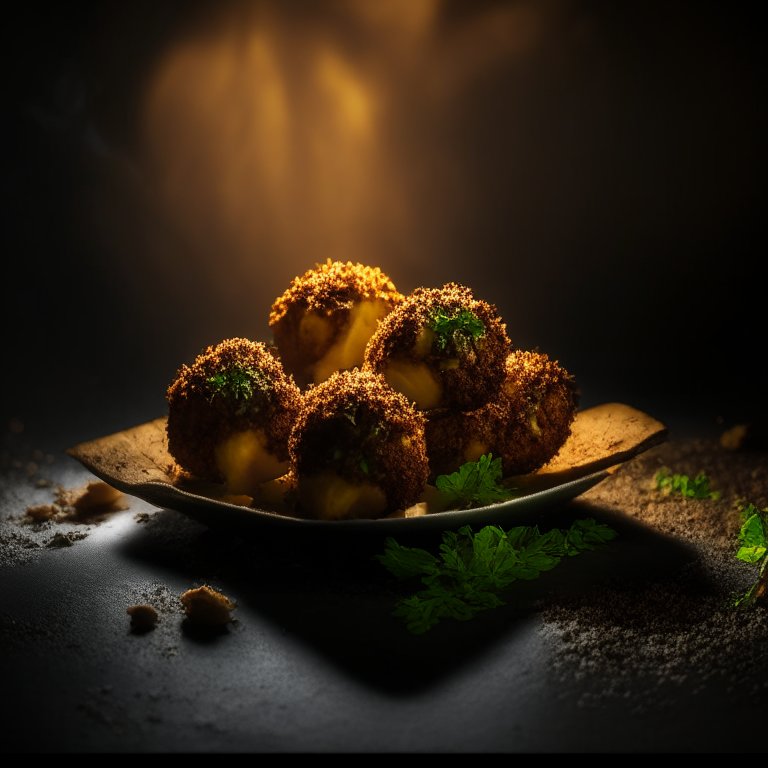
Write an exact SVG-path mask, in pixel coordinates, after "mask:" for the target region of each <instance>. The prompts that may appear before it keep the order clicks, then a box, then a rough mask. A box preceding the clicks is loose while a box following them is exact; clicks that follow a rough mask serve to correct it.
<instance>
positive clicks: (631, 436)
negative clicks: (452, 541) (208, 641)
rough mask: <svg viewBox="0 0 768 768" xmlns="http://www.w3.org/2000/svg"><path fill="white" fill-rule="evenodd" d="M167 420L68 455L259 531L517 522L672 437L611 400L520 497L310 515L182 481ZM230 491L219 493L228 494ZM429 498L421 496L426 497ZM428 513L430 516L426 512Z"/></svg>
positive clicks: (393, 530)
mask: <svg viewBox="0 0 768 768" xmlns="http://www.w3.org/2000/svg"><path fill="white" fill-rule="evenodd" d="M165 423H166V419H165V418H160V419H155V420H154V421H151V422H148V423H146V424H141V425H139V426H137V427H133V428H132V429H128V430H125V431H123V432H118V433H116V434H114V435H109V436H107V437H102V438H99V439H96V440H92V441H90V442H87V443H81V444H80V445H76V446H74V447H73V448H70V449H69V450H68V451H67V453H68V454H69V455H70V456H72V457H74V458H75V459H77V460H78V461H79V462H80V463H81V464H83V465H84V466H85V467H87V468H88V469H89V470H90V471H91V472H93V473H94V474H95V475H96V476H97V477H99V478H101V479H102V480H104V481H105V482H108V483H109V484H110V485H111V486H113V487H114V488H117V489H119V490H121V491H123V492H124V493H127V494H131V495H133V496H136V497H138V498H140V499H143V500H144V501H147V502H149V503H150V504H154V505H155V506H158V507H165V508H168V509H173V510H176V511H177V512H181V513H182V514H186V515H188V516H189V517H192V518H193V519H195V520H198V521H199V522H202V523H204V524H205V525H209V526H215V527H219V528H225V529H232V530H234V529H238V530H240V531H242V532H243V533H245V534H248V533H252V534H254V535H259V534H260V533H261V532H263V531H264V530H265V529H271V530H273V531H274V530H277V529H282V530H285V531H290V532H291V533H292V534H299V533H301V531H305V532H307V533H308V534H311V535H315V534H316V533H317V532H318V531H320V530H349V531H361V532H363V531H364V532H366V533H373V532H376V533H381V534H385V535H396V534H397V533H398V532H405V531H415V530H417V529H419V530H425V529H434V530H447V529H451V528H458V527H460V526H462V525H490V524H494V525H514V524H515V520H516V519H517V518H519V517H520V516H521V515H528V514H530V513H531V512H532V511H537V510H544V509H547V508H551V507H554V506H557V505H558V504H562V503H564V502H566V501H569V500H571V499H573V498H576V497H577V496H579V495H581V494H582V493H584V492H585V491H587V490H588V489H589V488H591V487H592V486H594V485H597V483H599V482H600V481H601V480H604V479H605V478H606V477H608V476H609V474H610V472H611V470H612V468H615V467H617V466H618V465H620V464H622V463H623V462H626V461H629V460H630V459H632V458H634V457H635V456H637V455H638V454H640V453H643V452H644V451H647V450H648V449H649V448H653V447H654V446H656V445H659V444H660V443H663V442H664V441H665V440H666V439H667V428H666V427H665V426H664V425H663V424H662V423H661V422H659V421H657V420H656V419H654V418H652V417H651V416H648V415H647V414H645V413H642V412H641V411H638V410H636V409H635V408H632V407H630V406H628V405H623V404H621V403H608V404H606V405H600V406H597V407H596V408H590V409H589V410H586V411H581V412H579V413H578V414H577V415H576V419H575V421H574V422H573V426H572V429H571V435H570V437H569V438H568V440H567V441H566V443H565V445H564V446H563V447H562V448H561V450H560V452H559V453H558V454H557V456H555V457H554V458H553V459H552V461H550V462H549V464H547V465H546V466H544V467H542V468H541V469H540V470H538V471H537V472H535V473H533V474H531V475H526V476H524V477H517V478H511V479H509V481H510V483H511V485H512V486H514V487H516V488H518V489H519V491H520V494H519V496H518V497H516V498H513V499H511V500H509V501H505V502H502V503H500V504H494V505H492V506H489V507H480V508H477V509H469V510H452V511H441V510H439V505H437V506H436V505H430V504H427V507H426V510H425V507H420V508H419V509H418V510H416V509H414V510H413V512H412V513H411V514H408V510H406V511H405V512H404V513H403V514H402V515H400V514H399V513H395V515H391V516H389V517H386V518H383V519H379V520H338V521H330V520H307V519H300V518H297V517H292V516H291V515H290V513H289V512H288V511H287V510H285V509H283V510H280V509H279V508H277V507H275V508H273V509H268V508H266V504H265V505H264V506H263V507H259V506H257V505H258V504H259V501H258V500H254V506H251V507H244V506H238V505H236V504H230V503H227V502H225V501H222V500H221V499H220V498H219V499H211V498H209V497H206V496H203V495H200V494H197V493H191V492H189V491H187V490H184V489H183V488H180V487H178V485H177V484H175V483H178V479H177V478H178V474H177V473H176V472H175V471H174V462H173V459H172V458H171V457H170V455H169V453H168V447H167V437H166V431H165ZM223 495H224V494H223V493H222V494H220V496H223ZM423 502H424V499H421V500H420V503H423ZM424 511H427V513H426V514H423V512H424Z"/></svg>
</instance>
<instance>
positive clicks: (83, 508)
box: [57, 480, 128, 512]
mask: <svg viewBox="0 0 768 768" xmlns="http://www.w3.org/2000/svg"><path fill="white" fill-rule="evenodd" d="M124 498H125V494H123V493H122V492H121V491H118V490H117V489H115V488H113V487H112V486H111V485H107V484H106V483H103V482H102V481H101V480H94V481H91V482H89V483H86V484H85V485H84V486H82V487H80V488H68V489H65V488H62V487H61V486H59V491H58V493H57V501H58V502H59V504H61V506H63V507H72V508H73V509H76V510H77V511H78V512H91V511H93V510H95V509H100V508H101V509H106V508H110V510H113V509H115V505H117V504H120V503H122V502H123V499H124ZM120 508H121V509H128V507H127V505H126V506H124V507H120Z"/></svg>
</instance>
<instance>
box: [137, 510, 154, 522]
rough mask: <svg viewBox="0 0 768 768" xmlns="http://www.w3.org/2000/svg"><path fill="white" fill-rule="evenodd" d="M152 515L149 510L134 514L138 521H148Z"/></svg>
mask: <svg viewBox="0 0 768 768" xmlns="http://www.w3.org/2000/svg"><path fill="white" fill-rule="evenodd" d="M150 517H151V515H150V514H149V512H139V514H138V515H134V516H133V519H134V520H135V521H136V522H137V523H148V522H149V519H150Z"/></svg>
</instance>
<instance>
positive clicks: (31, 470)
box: [27, 461, 40, 477]
mask: <svg viewBox="0 0 768 768" xmlns="http://www.w3.org/2000/svg"><path fill="white" fill-rule="evenodd" d="M38 469H40V467H38V466H37V464H35V462H34V461H28V462H27V477H32V475H36V474H37V470H38Z"/></svg>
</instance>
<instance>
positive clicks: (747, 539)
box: [734, 504, 768, 608]
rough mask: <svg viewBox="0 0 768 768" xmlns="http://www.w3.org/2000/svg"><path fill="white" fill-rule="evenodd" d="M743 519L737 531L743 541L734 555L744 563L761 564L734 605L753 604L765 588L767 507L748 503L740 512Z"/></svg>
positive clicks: (767, 541)
mask: <svg viewBox="0 0 768 768" xmlns="http://www.w3.org/2000/svg"><path fill="white" fill-rule="evenodd" d="M741 519H742V520H743V521H744V522H743V525H742V526H741V531H739V541H741V542H743V543H742V545H741V547H739V551H738V552H737V553H736V557H738V558H739V560H743V561H744V562H745V563H759V562H760V560H761V559H762V566H761V568H760V574H759V576H758V577H757V581H755V583H754V584H753V585H752V586H751V587H750V588H749V590H747V592H746V594H744V595H742V596H741V597H739V598H737V599H736V600H735V601H734V605H735V606H741V607H744V608H746V607H748V606H750V605H754V604H755V602H756V601H757V599H758V598H759V597H761V595H764V594H765V590H766V563H768V554H766V553H768V507H766V508H765V509H758V508H757V507H756V506H755V505H754V504H749V505H748V506H747V507H746V508H745V509H743V510H742V512H741Z"/></svg>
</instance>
